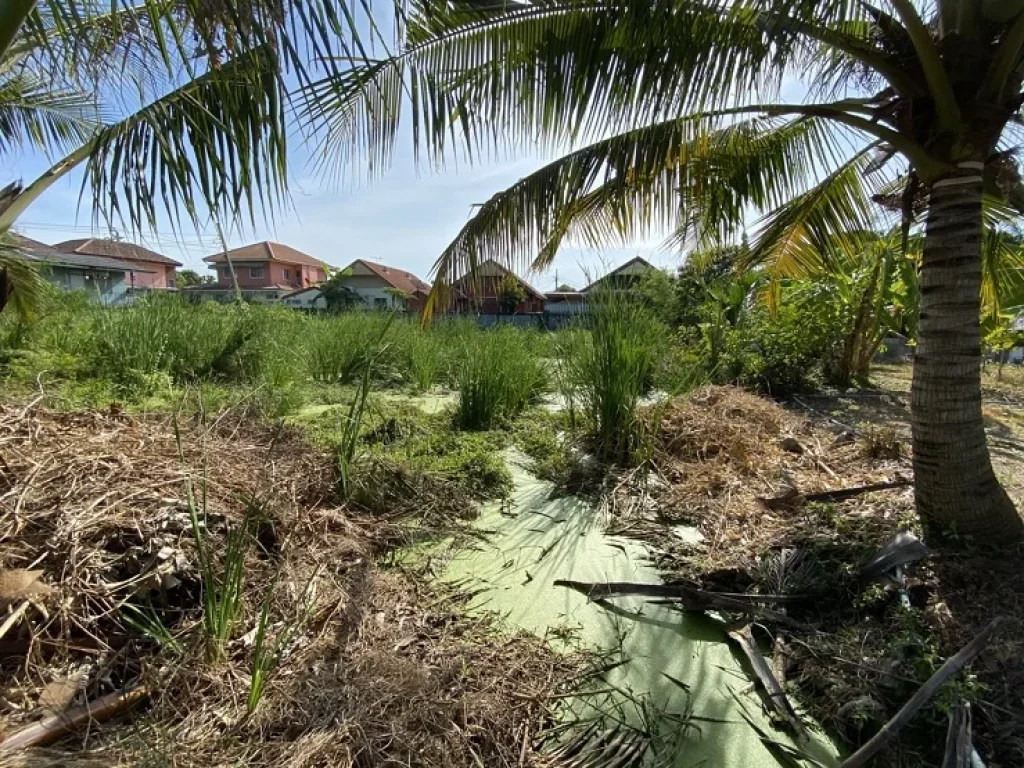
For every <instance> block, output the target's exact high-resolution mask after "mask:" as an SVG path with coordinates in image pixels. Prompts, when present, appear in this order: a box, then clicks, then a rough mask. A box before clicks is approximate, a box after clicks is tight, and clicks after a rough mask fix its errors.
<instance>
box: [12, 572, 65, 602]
mask: <svg viewBox="0 0 1024 768" xmlns="http://www.w3.org/2000/svg"><path fill="white" fill-rule="evenodd" d="M42 575H43V572H42V571H27V570H23V569H21V568H11V569H7V570H0V603H13V602H16V601H17V600H25V599H28V598H45V597H49V596H50V595H52V594H53V593H54V592H56V590H55V589H54V588H53V587H51V586H50V585H49V584H44V583H43V582H41V581H40V580H39V577H40V576H42Z"/></svg>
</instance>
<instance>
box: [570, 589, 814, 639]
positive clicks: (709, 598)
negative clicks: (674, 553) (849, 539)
mask: <svg viewBox="0 0 1024 768" xmlns="http://www.w3.org/2000/svg"><path fill="white" fill-rule="evenodd" d="M554 586H556V587H568V588H569V589H575V590H576V591H577V592H581V593H583V594H584V595H586V596H587V597H589V598H590V599H592V600H596V599H600V598H607V597H624V596H626V595H641V596H644V597H661V598H673V599H675V600H678V601H679V602H681V603H682V604H683V607H684V608H685V609H686V610H688V611H707V610H718V611H736V612H739V613H749V614H752V615H756V616H758V617H760V618H762V619H767V620H769V621H774V622H777V623H779V624H786V625H789V626H795V627H800V628H803V629H807V628H808V627H807V625H806V624H803V623H802V622H799V621H797V620H796V619H791V618H790V617H789V616H787V615H786V614H784V613H779V612H778V611H773V610H770V609H768V608H762V607H761V606H760V605H759V604H758V603H772V602H791V601H792V598H791V597H790V596H789V595H738V594H735V595H723V594H719V593H715V592H705V591H704V590H702V589H697V588H696V587H688V586H686V585H685V584H637V583H633V582H626V581H608V582H602V583H593V584H592V583H588V582H585V581H569V580H565V579H559V580H558V581H556V582H554Z"/></svg>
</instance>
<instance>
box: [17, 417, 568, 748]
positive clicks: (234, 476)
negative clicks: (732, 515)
mask: <svg viewBox="0 0 1024 768" xmlns="http://www.w3.org/2000/svg"><path fill="white" fill-rule="evenodd" d="M177 432H178V434H177V435H176V429H175V426H174V424H173V423H172V422H171V420H170V419H169V418H166V417H154V418H137V417H132V416H128V415H125V414H120V413H117V412H104V413H93V412H90V413H59V412H54V411H49V410H46V409H43V408H41V407H38V406H37V404H35V403H33V404H29V405H27V406H18V407H10V406H5V407H0V457H2V461H0V625H2V626H3V637H2V638H0V669H2V672H0V679H3V680H4V681H5V682H4V684H3V687H2V688H0V764H25V765H46V764H53V765H75V764H81V765H85V764H97V765H115V764H140V763H147V764H149V763H151V764H160V765H190V766H191V765H197V766H206V765H209V766H220V765H224V766H228V765H242V764H244V765H274V766H296V767H297V766H328V765H329V766H346V765H360V766H363V765H365V766H370V765H374V766H385V765H431V766H440V765H445V766H449V765H450V766H460V765H467V766H468V765H480V764H486V765H489V766H491V765H496V766H501V765H521V764H531V763H532V761H533V760H534V752H533V746H532V745H533V737H534V735H535V732H536V729H537V728H538V727H539V725H540V723H541V722H542V720H543V718H544V716H545V715H544V712H545V707H546V704H545V702H546V700H547V697H548V696H549V695H550V694H551V692H552V691H553V690H554V689H555V686H556V681H557V680H558V679H562V678H563V677H565V675H564V674H556V672H558V671H559V669H560V668H561V669H562V671H563V672H564V665H565V664H567V662H566V660H565V659H563V658H560V657H558V656H556V655H555V654H553V653H552V652H550V651H549V650H547V649H546V648H545V647H544V646H543V645H542V644H541V643H540V642H539V641H538V640H535V639H532V638H528V637H507V636H500V635H498V634H497V633H496V632H495V631H494V629H493V627H492V625H491V623H490V622H489V621H488V620H487V619H485V618H473V617H469V616H467V615H466V614H465V612H464V611H463V610H462V602H461V598H460V596H459V595H458V594H456V593H453V592H451V593H449V592H442V591H439V590H438V589H436V588H428V587H426V586H424V585H423V584H422V583H417V580H416V579H414V578H412V577H411V576H410V574H409V573H408V572H407V571H404V570H400V569H390V570H381V569H380V567H379V566H378V565H377V562H378V558H377V556H378V555H380V554H381V552H382V550H383V548H384V547H386V546H389V545H390V543H392V542H394V541H396V540H397V539H400V538H401V536H400V531H401V530H402V529H403V526H404V525H405V523H406V521H409V515H410V513H411V511H412V507H413V506H414V505H413V504H411V503H409V501H410V499H409V498H408V497H409V496H410V493H411V492H410V490H409V489H410V488H413V487H414V486H412V485H410V483H413V482H415V481H414V479H409V478H401V479H399V480H396V481H395V484H397V485H400V486H401V488H402V489H403V490H402V492H401V493H400V494H398V495H399V496H401V497H402V499H404V501H405V503H403V504H399V505H397V506H396V508H395V511H394V514H375V515H370V514H369V513H367V512H365V511H363V512H360V513H356V512H353V511H351V510H347V509H346V508H344V507H343V506H340V505H338V504H337V503H336V501H335V495H334V473H333V464H332V461H331V459H330V458H329V457H327V456H324V455H321V454H319V453H318V452H316V451H314V450H312V449H311V448H310V447H308V446H307V445H306V444H305V443H304V442H303V440H302V439H301V436H300V435H299V434H298V433H295V432H292V431H290V430H287V429H278V430H272V429H269V428H265V427H257V426H253V425H252V422H251V421H248V420H245V419H241V418H238V419H235V418H232V417H231V416H230V415H228V416H221V417H220V418H218V419H217V420H216V421H214V422H213V423H205V424H198V423H190V424H188V425H182V426H181V427H180V428H179V429H178V430H177ZM179 451H180V453H179ZM186 479H189V481H190V482H191V484H192V487H193V489H194V494H195V498H196V507H197V508H198V509H199V510H200V512H201V514H202V518H201V521H200V522H201V536H200V539H199V540H200V541H202V542H204V546H205V547H206V551H207V552H208V553H209V555H210V559H211V561H212V563H213V572H214V573H216V574H220V573H223V572H224V571H223V570H222V561H223V559H224V552H225V550H226V548H227V546H228V539H229V537H230V535H231V533H230V532H231V531H238V530H240V529H241V528H242V527H244V528H245V530H246V531H247V533H248V534H249V536H248V538H247V544H246V546H245V547H244V549H243V554H242V558H243V560H242V562H243V568H242V570H241V574H242V576H241V585H242V586H241V592H240V595H239V597H238V603H239V605H238V611H237V618H236V619H235V620H234V621H233V622H231V628H230V630H229V632H228V636H227V637H226V639H225V641H224V642H223V644H222V647H221V652H220V653H211V652H210V651H211V641H210V639H209V635H208V633H207V632H206V631H205V630H206V626H205V624H204V602H203V593H204V584H205V583H206V582H204V573H203V565H202V557H201V552H202V550H201V549H200V548H199V547H197V537H196V535H195V530H194V527H193V521H192V515H191V514H190V507H189V504H188V495H187V492H186V487H187V486H186ZM422 488H424V489H426V490H427V491H429V490H430V488H428V487H427V486H422ZM435 490H436V489H435ZM396 493H397V492H396ZM204 497H205V502H204V501H203V499H204ZM420 501H421V502H422V503H423V504H425V505H426V506H428V507H430V508H431V509H433V510H434V512H433V516H434V517H435V518H436V517H438V516H439V514H440V512H439V511H438V505H437V504H434V503H433V502H431V500H430V499H421V500H420ZM455 509H456V512H457V514H459V515H464V514H465V512H466V510H465V507H464V506H461V505H455ZM414 522H418V521H414ZM420 528H421V526H420ZM261 618H262V619H263V620H262V621H261ZM268 648H269V649H272V651H273V654H272V658H271V657H269V656H267V653H268V650H267V649H268ZM261 654H262V656H261ZM258 658H264V659H266V658H271V661H272V663H271V664H269V666H268V667H267V671H266V681H265V688H264V690H263V691H262V695H261V696H260V697H258V700H257V701H256V704H255V706H253V705H252V696H251V691H252V689H253V685H252V681H253V678H254V676H256V675H257V674H258V673H260V668H259V665H258V664H257V659H258ZM125 690H134V691H136V692H140V691H141V692H142V693H141V694H140V695H139V696H138V697H137V698H138V699H139V700H138V701H134V702H133V703H134V704H136V706H134V707H133V708H131V709H130V710H129V711H128V712H126V713H121V714H120V717H118V718H114V719H111V720H110V721H109V722H107V723H105V724H100V723H98V722H94V723H92V724H91V725H90V726H89V727H88V728H82V729H78V730H77V732H76V733H75V736H74V738H70V739H68V738H65V739H64V740H63V741H57V742H56V743H55V744H54V745H53V746H51V747H49V748H41V747H32V748H30V749H28V750H18V751H11V750H10V749H9V748H5V746H4V740H5V739H9V738H10V737H11V735H12V734H18V733H24V732H25V729H26V728H29V729H31V728H32V727H33V726H35V727H36V728H37V729H38V726H39V723H40V722H47V721H46V718H48V717H50V718H52V717H53V715H54V714H59V713H61V712H70V713H74V712H75V710H76V708H77V707H81V706H82V705H84V704H85V703H87V702H97V701H102V700H104V699H103V697H107V698H108V699H109V698H110V697H111V696H112V695H113V696H114V697H116V696H117V695H118V694H119V693H121V692H123V691H125ZM95 713H96V710H95V708H94V717H95ZM97 719H102V717H99V718H97ZM7 744H8V746H9V744H10V742H7Z"/></svg>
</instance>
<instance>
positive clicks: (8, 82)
mask: <svg viewBox="0 0 1024 768" xmlns="http://www.w3.org/2000/svg"><path fill="white" fill-rule="evenodd" d="M0 66H2V65H0ZM5 74H7V76H5ZM99 123H100V115H99V113H98V111H97V109H96V104H95V101H94V100H93V99H92V98H90V97H89V96H88V94H85V93H82V92H81V91H76V90H73V89H59V88H54V87H53V83H52V82H49V81H46V80H44V79H42V78H40V77H38V76H36V75H35V74H33V73H32V72H29V71H22V72H18V73H14V74H9V73H2V72H0V156H2V155H8V154H10V153H11V152H12V151H17V150H21V149H23V148H26V147H30V146H31V147H35V148H38V149H42V150H44V151H49V152H59V153H61V154H64V153H66V152H69V151H71V150H73V149H74V148H76V147H79V146H81V145H82V144H83V143H84V142H85V141H87V140H88V139H89V137H90V136H91V135H92V133H93V132H94V131H95V130H96V128H97V127H98V125H99Z"/></svg>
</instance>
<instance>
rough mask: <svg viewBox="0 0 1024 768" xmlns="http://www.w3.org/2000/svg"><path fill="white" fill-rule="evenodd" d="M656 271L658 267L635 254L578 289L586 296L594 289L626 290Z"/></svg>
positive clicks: (592, 292) (591, 293)
mask: <svg viewBox="0 0 1024 768" xmlns="http://www.w3.org/2000/svg"><path fill="white" fill-rule="evenodd" d="M657 271H658V268H657V267H656V266H654V265H653V264H651V263H650V262H649V261H647V260H646V259H643V258H641V257H639V256H636V257H634V258H632V259H630V260H629V261H627V262H626V263H625V264H622V265H620V266H618V267H616V268H615V269H613V270H612V271H611V272H609V273H608V274H606V275H603V276H602V277H599V278H598V279H597V280H595V281H594V282H592V283H591V284H590V285H588V286H587V287H586V288H584V289H583V290H582V291H580V293H582V294H584V295H585V296H586V295H593V294H594V292H595V291H599V290H602V289H604V290H613V291H628V290H630V289H632V288H635V287H636V286H637V285H639V284H640V283H641V282H642V281H643V280H644V278H645V277H647V276H648V275H649V274H651V273H652V272H657Z"/></svg>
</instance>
